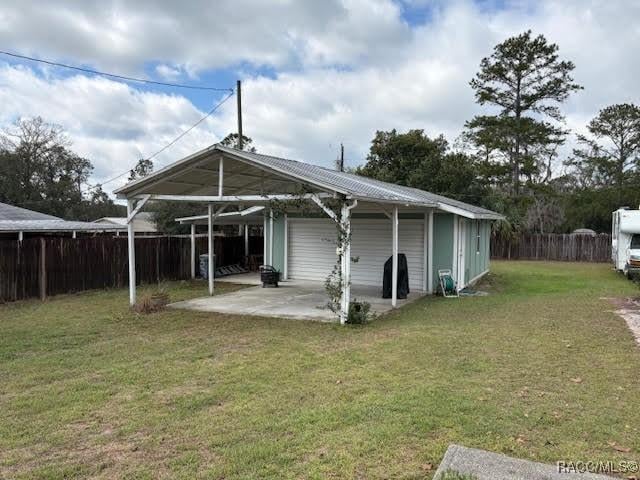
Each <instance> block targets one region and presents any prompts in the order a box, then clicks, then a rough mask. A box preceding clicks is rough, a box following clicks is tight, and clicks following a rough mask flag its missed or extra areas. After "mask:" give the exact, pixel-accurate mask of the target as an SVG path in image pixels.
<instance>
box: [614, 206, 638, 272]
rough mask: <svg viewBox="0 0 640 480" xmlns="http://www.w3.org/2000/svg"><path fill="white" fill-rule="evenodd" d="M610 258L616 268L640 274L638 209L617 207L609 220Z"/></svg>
mask: <svg viewBox="0 0 640 480" xmlns="http://www.w3.org/2000/svg"><path fill="white" fill-rule="evenodd" d="M611 259H612V260H613V265H614V267H615V269H616V270H618V271H620V272H623V273H624V274H625V275H627V276H629V277H630V276H636V275H640V210H629V209H628V208H619V209H618V210H616V211H615V212H613V218H612V222H611Z"/></svg>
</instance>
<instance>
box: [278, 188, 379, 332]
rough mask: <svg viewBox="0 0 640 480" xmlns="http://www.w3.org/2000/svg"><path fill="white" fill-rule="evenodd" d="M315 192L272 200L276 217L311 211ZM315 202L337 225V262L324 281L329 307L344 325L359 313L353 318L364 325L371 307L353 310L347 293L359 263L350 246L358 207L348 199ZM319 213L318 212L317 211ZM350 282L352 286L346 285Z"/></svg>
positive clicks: (361, 304)
mask: <svg viewBox="0 0 640 480" xmlns="http://www.w3.org/2000/svg"><path fill="white" fill-rule="evenodd" d="M311 195H312V193H311V192H310V191H309V190H306V189H304V188H303V189H301V191H300V192H298V193H297V194H296V195H295V196H294V197H295V198H291V199H289V200H272V201H270V202H269V205H268V208H270V209H271V210H272V211H273V212H274V215H281V214H284V213H287V212H288V211H292V210H293V211H296V212H297V213H303V214H305V212H309V211H310V210H311V209H310V208H309V207H310V206H311V205H310V202H309V199H310V196H311ZM311 200H313V201H315V202H316V203H317V204H318V207H320V209H321V210H323V211H324V212H325V213H326V214H327V215H329V216H330V217H331V218H332V219H333V221H334V223H335V226H336V240H335V245H336V263H335V264H334V266H333V268H332V270H331V273H330V274H329V275H328V276H327V278H326V279H325V282H324V287H325V291H326V292H327V296H328V297H329V301H328V302H327V307H328V308H329V309H330V310H331V311H332V312H333V313H335V314H337V315H338V316H339V317H340V322H341V323H351V322H350V317H352V315H351V312H352V311H353V312H354V313H355V314H354V315H353V318H354V319H356V320H355V321H356V322H357V323H364V322H365V321H366V320H367V319H368V316H369V314H368V312H369V308H370V306H369V305H368V304H363V303H360V302H353V303H354V304H355V303H357V308H353V307H354V305H352V302H351V301H350V299H349V298H345V297H344V293H345V291H348V287H350V283H351V281H350V280H347V279H345V276H347V277H348V278H350V275H348V272H350V270H351V263H356V262H357V261H358V258H357V257H351V255H350V245H351V228H350V219H349V217H350V209H351V208H353V207H354V206H355V203H353V204H351V205H349V204H348V202H347V200H346V198H345V197H344V196H338V197H331V198H323V199H322V200H320V199H319V198H318V197H317V196H315V197H313V198H311ZM313 210H314V211H315V209H313ZM346 282H349V285H345V283H346Z"/></svg>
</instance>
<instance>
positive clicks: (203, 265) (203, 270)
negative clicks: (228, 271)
mask: <svg viewBox="0 0 640 480" xmlns="http://www.w3.org/2000/svg"><path fill="white" fill-rule="evenodd" d="M198 260H199V270H200V276H201V277H202V278H204V279H205V280H208V279H209V254H207V253H204V254H202V255H200V258H199V259H198ZM215 270H216V256H215V254H214V255H213V271H214V272H215Z"/></svg>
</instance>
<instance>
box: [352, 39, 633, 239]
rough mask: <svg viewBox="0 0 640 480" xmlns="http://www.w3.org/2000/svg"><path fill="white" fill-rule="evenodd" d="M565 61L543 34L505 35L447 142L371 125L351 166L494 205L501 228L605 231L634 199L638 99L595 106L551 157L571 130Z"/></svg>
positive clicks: (571, 89) (571, 85)
mask: <svg viewBox="0 0 640 480" xmlns="http://www.w3.org/2000/svg"><path fill="white" fill-rule="evenodd" d="M574 68H575V66H574V64H573V63H572V62H571V61H568V60H564V59H561V58H560V56H559V47H558V45H556V44H552V43H549V42H548V41H547V39H546V38H545V37H544V36H542V35H538V36H534V35H533V34H532V33H531V31H527V32H525V33H523V34H521V35H517V36H514V37H512V38H508V39H507V40H505V41H504V42H502V43H500V44H498V45H496V46H495V47H494V49H493V52H492V53H491V55H490V56H488V57H486V58H483V59H482V61H481V62H480V69H479V71H478V72H477V74H476V75H475V77H474V78H473V79H472V80H471V81H470V87H471V88H472V89H473V91H474V93H475V99H476V102H477V103H478V104H479V105H481V106H483V107H485V109H486V110H487V113H486V114H482V115H477V116H475V117H474V118H472V119H470V120H469V121H467V122H466V123H465V128H464V131H463V133H462V135H461V136H460V137H459V138H458V139H456V141H455V144H454V145H450V144H449V143H448V142H447V140H446V139H445V138H444V137H443V136H438V137H435V138H430V137H428V136H427V135H426V134H425V133H424V131H423V130H419V129H416V130H410V131H408V132H404V133H399V132H397V131H396V130H391V131H389V132H381V131H379V132H377V133H376V135H375V137H374V139H373V141H372V143H371V148H370V153H369V155H368V157H367V161H366V163H365V164H364V165H363V166H361V167H359V168H357V169H356V170H355V171H356V172H357V173H360V174H362V175H366V176H370V177H373V178H377V179H380V180H385V181H391V182H394V183H400V184H402V185H407V186H410V187H416V188H420V189H423V190H427V191H430V192H434V193H440V194H442V195H446V196H448V197H451V198H455V199H458V200H461V201H465V202H468V203H474V204H479V205H482V206H484V207H486V208H489V209H492V210H495V211H498V212H500V213H503V214H504V215H505V216H506V218H507V221H506V222H499V223H498V224H496V226H495V229H496V230H498V231H499V232H501V233H503V234H505V235H508V234H514V233H517V232H521V231H528V232H539V233H551V232H558V233H566V232H571V231H572V230H574V229H576V228H582V227H585V228H591V229H593V230H596V231H600V232H603V231H609V230H610V227H611V212H612V211H613V210H615V209H617V208H618V207H620V206H624V205H626V206H633V207H634V208H635V207H637V205H638V204H639V203H640V182H639V180H640V170H639V166H640V108H639V107H638V106H637V105H634V104H628V103H620V104H615V105H610V106H607V107H605V108H603V109H602V110H600V111H599V112H598V114H597V115H596V116H595V117H594V118H593V119H592V120H591V121H590V122H589V123H588V124H587V125H586V131H587V132H588V133H587V134H585V135H583V134H579V135H576V136H575V137H574V138H575V141H574V145H575V148H573V149H572V152H571V153H570V154H568V155H566V154H565V155H564V157H565V158H560V153H559V152H561V151H562V148H561V147H562V146H563V145H565V144H566V142H567V140H568V139H569V138H570V136H571V135H572V132H570V131H569V129H567V128H566V126H565V122H564V116H563V114H562V110H561V106H562V104H563V103H564V102H566V100H567V99H568V98H569V97H570V96H571V95H572V94H573V93H575V92H577V91H578V90H581V89H582V88H583V87H582V86H580V85H579V84H578V83H576V82H575V81H574V79H573V77H572V76H571V75H572V71H573V70H574Z"/></svg>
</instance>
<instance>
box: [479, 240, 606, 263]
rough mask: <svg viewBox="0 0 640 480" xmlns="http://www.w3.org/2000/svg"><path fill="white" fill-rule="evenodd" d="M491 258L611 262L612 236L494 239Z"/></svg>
mask: <svg viewBox="0 0 640 480" xmlns="http://www.w3.org/2000/svg"><path fill="white" fill-rule="evenodd" d="M491 258H495V259H503V260H558V261H566V262H610V261H611V235H609V234H604V233H603V234H599V235H573V234H559V233H548V234H540V233H525V234H522V235H520V236H519V237H516V238H514V239H512V240H505V239H502V238H497V237H494V236H492V237H491Z"/></svg>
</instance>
